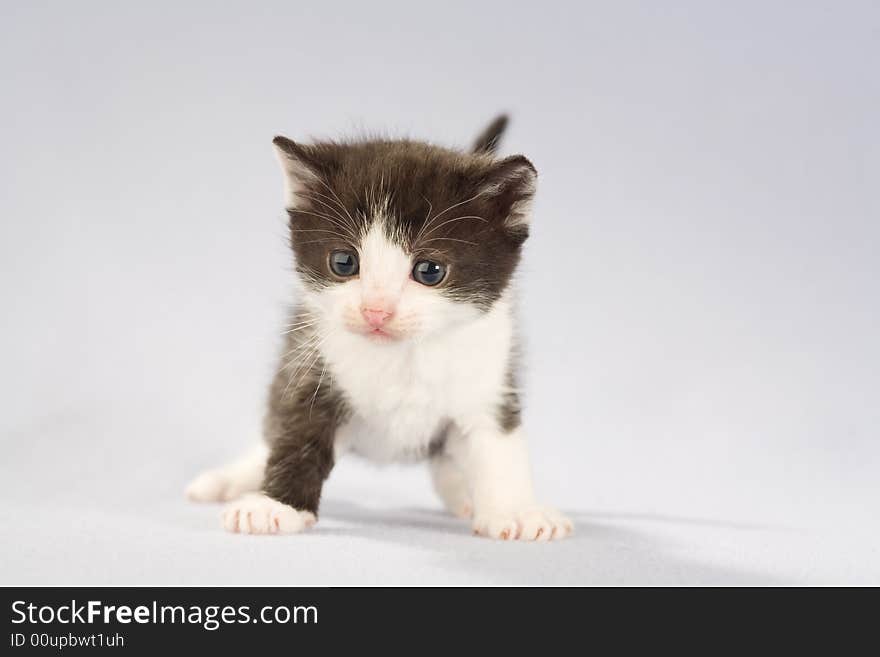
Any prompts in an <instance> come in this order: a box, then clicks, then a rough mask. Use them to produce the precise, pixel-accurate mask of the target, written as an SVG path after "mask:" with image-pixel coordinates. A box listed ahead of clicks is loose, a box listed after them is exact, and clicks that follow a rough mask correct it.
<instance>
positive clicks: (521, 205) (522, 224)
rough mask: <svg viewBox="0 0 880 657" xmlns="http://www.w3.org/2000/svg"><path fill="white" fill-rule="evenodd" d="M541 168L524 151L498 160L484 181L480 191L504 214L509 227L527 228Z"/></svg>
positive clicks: (484, 197)
mask: <svg viewBox="0 0 880 657" xmlns="http://www.w3.org/2000/svg"><path fill="white" fill-rule="evenodd" d="M537 183H538V171H537V170H536V169H535V166H534V165H533V164H532V163H531V162H529V160H528V158H526V157H525V156H523V155H512V156H510V157H506V158H504V159H503V160H498V161H497V162H494V163H493V164H492V165H491V167H490V168H489V171H488V173H486V174H485V175H484V176H483V178H482V180H481V181H480V189H479V194H480V196H481V197H483V199H484V200H486V201H488V202H490V203H491V204H492V205H493V206H494V207H495V210H496V212H497V213H498V214H499V215H500V216H502V217H503V218H504V224H505V225H506V226H507V227H508V228H514V229H527V228H528V225H529V222H530V221H531V211H532V199H533V198H534V196H535V190H536V189H537Z"/></svg>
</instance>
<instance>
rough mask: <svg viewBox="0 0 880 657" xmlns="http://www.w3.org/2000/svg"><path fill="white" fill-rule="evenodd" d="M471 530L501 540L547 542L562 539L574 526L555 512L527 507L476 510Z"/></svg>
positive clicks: (541, 507) (538, 507) (547, 508)
mask: <svg viewBox="0 0 880 657" xmlns="http://www.w3.org/2000/svg"><path fill="white" fill-rule="evenodd" d="M473 528H474V533H475V534H478V535H480V536H488V537H489V538H497V539H501V540H503V541H511V540H519V541H550V540H558V539H560V538H565V537H566V536H568V535H569V534H571V532H572V530H573V529H574V525H573V524H572V522H571V520H569V519H568V518H566V517H565V516H564V515H562V514H561V513H559V511H557V510H556V509H551V508H549V507H543V506H530V507H527V508H524V509H521V510H518V511H509V510H507V511H505V510H493V509H486V510H483V511H482V512H479V511H478V512H477V513H476V515H474V522H473Z"/></svg>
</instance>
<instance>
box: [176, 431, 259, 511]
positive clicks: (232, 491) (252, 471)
mask: <svg viewBox="0 0 880 657" xmlns="http://www.w3.org/2000/svg"><path fill="white" fill-rule="evenodd" d="M268 453H269V449H268V447H266V445H265V444H263V443H262V442H261V443H259V444H258V445H256V446H255V447H253V448H252V449H251V450H250V451H248V452H247V453H246V454H245V455H244V456H242V458H240V459H239V460H237V461H234V462H232V463H227V464H226V465H224V466H221V467H219V468H214V469H213V470H207V471H205V472H203V473H202V474H200V475H199V476H198V477H196V478H195V479H193V480H192V481H191V482H190V483H189V485H188V486H187V487H186V496H187V497H188V498H189V499H191V500H193V501H194V502H228V501H229V500H234V499H235V498H237V497H240V496H241V495H242V494H244V493H248V492H251V491H255V490H259V489H260V484H262V483H263V472H264V471H265V468H266V456H267V455H268Z"/></svg>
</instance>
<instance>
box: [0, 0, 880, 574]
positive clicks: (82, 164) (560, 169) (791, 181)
mask: <svg viewBox="0 0 880 657" xmlns="http://www.w3.org/2000/svg"><path fill="white" fill-rule="evenodd" d="M0 8H2V9H0V11H2V15H0V84H2V103H0V180H2V196H0V222H2V228H0V231H2V232H0V263H2V274H3V275H2V278H0V300H2V322H0V358H2V361H0V363H2V374H0V399H2V413H0V439H2V457H0V461H2V462H0V486H2V491H0V493H2V497H0V500H2V504H0V546H2V547H0V553H2V554H0V557H2V558H0V583H2V584H14V583H15V584H30V583H80V584H86V583H96V584H97V583H107V584H124V583H147V584H174V583H214V584H219V583H265V584H304V583H311V584H330V583H443V584H454V583H492V584H495V583H517V582H524V583H553V584H564V583H576V584H586V583H722V582H748V583H769V582H782V583H804V582H861V583H868V582H870V583H875V584H876V583H880V553H878V548H880V530H878V527H877V517H878V516H880V508H878V507H880V504H878V499H880V483H878V474H880V446H878V426H880V422H878V421H880V394H878V389H880V347H878V339H877V336H878V333H880V330H878V329H880V325H878V324H880V321H878V320H880V316H878V315H880V303H878V290H877V280H878V274H880V265H878V257H877V249H878V238H880V228H878V215H880V212H878V211H880V202H878V180H880V176H878V173H880V167H878V165H880V152H878V146H880V129H878V116H880V76H878V73H877V71H878V64H880V61H878V60H880V46H878V42H880V9H878V5H877V3H874V2H861V3H859V2H830V1H829V2H803V3H790V2H754V3H751V2H748V3H745V2H740V3H721V2H718V3H715V2H667V3H655V2H642V3H632V2H602V3H596V2H578V3H575V2H571V3H556V2H541V3H534V2H530V3H512V2H503V3H486V2H479V3H477V2H462V3H457V2H443V3H430V4H427V3H415V2H397V3H387V2H357V3H355V2H352V3H340V2H333V3H330V2H325V3H314V2H293V1H290V0H288V1H286V2H273V3H269V2H249V3H243V2H242V3H238V4H236V3H209V2H204V3H184V2H173V3H172V2H168V3H164V2H152V3H118V2H106V3H94V2H77V3H70V2H41V3H27V2H10V1H9V0H4V1H3V2H2V4H0ZM499 110H507V111H509V112H511V114H512V116H513V121H514V122H513V124H512V128H511V130H510V132H509V134H508V135H507V137H506V138H505V141H504V152H508V153H509V152H523V153H525V154H527V155H528V156H529V157H530V158H531V159H532V160H533V161H534V162H535V164H536V166H537V167H538V169H539V171H540V174H541V175H540V192H539V201H538V205H537V215H536V218H535V223H534V232H533V237H532V238H531V240H530V243H529V246H528V252H527V255H526V260H525V263H524V266H523V270H522V277H521V278H522V287H523V327H524V331H525V334H526V336H527V345H528V350H529V357H528V361H527V365H528V368H527V370H528V376H527V400H528V409H527V413H526V423H527V427H528V430H529V433H530V436H531V442H532V452H533V454H534V462H535V470H536V478H537V482H538V487H539V490H540V491H541V493H542V494H543V495H542V496H543V497H544V498H545V499H546V500H547V501H548V502H552V503H554V504H558V505H560V506H561V507H562V508H563V509H565V510H567V511H568V512H569V513H570V514H571V515H572V516H573V517H574V519H575V520H576V522H577V535H576V537H575V538H573V539H572V540H570V541H567V542H562V543H559V544H555V545H511V544H496V543H492V542H490V541H485V540H479V539H476V538H473V537H471V536H470V533H469V530H468V528H467V526H466V525H464V524H461V523H458V522H455V521H452V520H449V519H446V518H445V516H443V515H442V514H441V513H440V507H439V504H438V503H437V502H436V501H435V500H434V498H433V495H432V494H431V491H430V487H429V485H428V481H427V477H426V475H425V473H424V471H423V469H422V468H416V469H404V468H386V469H376V468H374V467H372V466H367V465H364V464H360V463H357V462H344V463H342V464H341V465H340V466H339V467H338V468H337V470H336V471H335V472H334V474H333V476H332V478H331V480H330V482H329V484H328V486H327V489H326V491H325V499H326V504H325V513H324V515H323V517H322V522H321V523H320V524H319V526H318V528H317V531H315V532H313V533H311V534H309V535H304V536H294V537H288V538H280V539H279V538H269V539H265V538H252V537H242V536H232V535H226V534H224V533H222V532H221V530H220V529H219V525H218V522H217V516H218V513H219V510H218V509H217V508H214V507H194V506H189V505H188V504H187V503H186V502H185V501H184V500H183V497H182V490H183V487H184V485H185V483H186V481H187V479H188V478H189V477H191V476H192V475H194V474H196V472H197V471H198V470H199V469H201V468H203V467H206V466H210V465H215V464H218V463H219V462H221V461H223V460H224V459H227V458H231V457H233V456H234V455H235V454H236V453H237V452H238V451H239V450H240V449H242V448H244V447H245V446H246V445H247V443H248V441H249V440H251V439H252V436H253V434H254V431H255V429H256V428H257V426H258V423H259V418H260V413H261V404H262V401H263V394H264V389H265V385H266V383H267V380H268V376H269V373H270V370H271V367H272V363H273V359H274V357H275V354H276V349H277V347H278V345H279V339H278V336H279V333H280V322H281V319H282V314H283V309H284V306H285V303H286V302H288V301H289V300H290V286H289V281H290V264H289V259H288V254H287V251H286V249H285V245H284V237H285V236H284V217H283V212H282V210H281V180H280V175H279V173H278V171H277V170H276V163H275V160H274V157H273V154H272V150H271V146H270V140H271V138H272V136H273V135H274V134H276V133H284V134H286V135H288V136H290V137H293V138H299V139H305V138H308V137H309V136H319V137H320V136H339V135H341V134H342V135H356V134H359V133H362V132H363V131H365V130H366V131H373V132H375V131H380V132H381V133H383V134H384V133H387V134H390V135H409V136H413V137H418V138H429V139H432V140H434V141H436V142H439V143H443V144H452V145H455V144H458V145H464V144H467V143H468V142H469V141H470V139H471V138H472V137H473V136H474V134H475V133H476V131H477V130H478V129H480V128H481V127H482V126H483V124H484V123H485V122H486V121H488V120H489V119H490V118H491V117H492V116H493V115H494V114H495V113H496V112H498V111H499Z"/></svg>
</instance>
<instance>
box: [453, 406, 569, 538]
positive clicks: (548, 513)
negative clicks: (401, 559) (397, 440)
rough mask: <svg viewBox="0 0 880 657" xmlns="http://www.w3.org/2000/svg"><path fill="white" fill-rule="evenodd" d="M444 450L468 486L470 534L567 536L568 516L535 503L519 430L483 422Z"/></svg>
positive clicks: (523, 443)
mask: <svg viewBox="0 0 880 657" xmlns="http://www.w3.org/2000/svg"><path fill="white" fill-rule="evenodd" d="M448 449H449V450H450V453H451V454H452V456H453V458H454V459H455V460H456V462H457V463H459V464H460V465H461V468H462V470H463V472H464V474H465V477H466V478H467V480H468V482H469V483H470V489H471V491H472V493H473V505H474V516H473V521H472V524H473V529H474V533H476V534H479V535H481V536H489V537H491V538H500V539H504V540H512V539H519V540H524V541H547V540H551V539H560V538H563V537H564V536H567V535H568V534H569V533H571V531H572V528H573V525H572V522H571V521H570V520H569V519H568V518H566V517H565V516H563V515H562V514H561V513H559V512H558V511H556V510H555V509H552V508H549V507H545V506H541V505H539V504H538V503H537V502H536V501H535V497H534V493H533V491H532V476H531V470H530V467H529V458H528V451H527V449H526V443H525V439H524V437H523V435H522V431H521V430H520V429H518V428H517V429H514V430H513V431H510V432H505V431H502V430H501V429H500V428H498V427H497V426H495V423H494V422H491V421H487V422H486V423H484V424H483V425H481V426H478V427H476V428H474V429H472V430H471V431H470V432H468V433H467V434H465V435H463V436H462V437H461V438H460V439H459V440H456V441H455V442H454V443H452V444H450V445H449V446H448Z"/></svg>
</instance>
